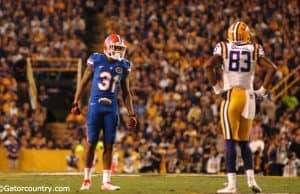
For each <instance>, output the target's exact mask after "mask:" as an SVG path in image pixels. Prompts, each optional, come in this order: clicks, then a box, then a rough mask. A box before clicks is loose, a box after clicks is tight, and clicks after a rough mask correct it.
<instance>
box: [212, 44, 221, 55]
mask: <svg viewBox="0 0 300 194" xmlns="http://www.w3.org/2000/svg"><path fill="white" fill-rule="evenodd" d="M213 54H214V55H220V56H222V47H221V43H218V44H217V45H216V47H215V48H214V52H213Z"/></svg>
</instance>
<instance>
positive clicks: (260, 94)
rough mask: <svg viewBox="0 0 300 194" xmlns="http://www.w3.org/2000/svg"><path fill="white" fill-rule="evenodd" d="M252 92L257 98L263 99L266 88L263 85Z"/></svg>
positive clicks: (265, 95)
mask: <svg viewBox="0 0 300 194" xmlns="http://www.w3.org/2000/svg"><path fill="white" fill-rule="evenodd" d="M254 94H255V97H256V98H257V99H258V100H261V99H264V98H265V97H267V96H268V95H267V90H266V89H265V88H264V87H263V86H261V87H260V88H259V89H258V90H255V91H254Z"/></svg>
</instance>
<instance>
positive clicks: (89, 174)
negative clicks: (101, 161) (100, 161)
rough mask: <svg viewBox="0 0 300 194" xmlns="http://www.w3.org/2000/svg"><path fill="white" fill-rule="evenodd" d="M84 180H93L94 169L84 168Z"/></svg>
mask: <svg viewBox="0 0 300 194" xmlns="http://www.w3.org/2000/svg"><path fill="white" fill-rule="evenodd" d="M83 172H84V180H87V179H88V180H91V179H92V169H91V168H84V171H83Z"/></svg>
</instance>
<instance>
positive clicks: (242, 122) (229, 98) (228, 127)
mask: <svg viewBox="0 0 300 194" xmlns="http://www.w3.org/2000/svg"><path fill="white" fill-rule="evenodd" d="M245 103H246V90H245V89H241V88H232V89H231V90H229V91H227V93H226V98H225V99H224V100H223V101H222V105H221V111H220V117H221V126H222V131H223V135H224V138H225V139H233V140H237V141H248V140H249V132H250V129H251V126H252V120H251V119H245V118H244V117H242V112H243V109H244V106H245Z"/></svg>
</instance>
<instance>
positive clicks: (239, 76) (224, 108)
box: [205, 22, 276, 193]
mask: <svg viewBox="0 0 300 194" xmlns="http://www.w3.org/2000/svg"><path fill="white" fill-rule="evenodd" d="M227 38H228V40H227V41H224V42H219V43H218V44H217V45H216V47H215V49H214V53H213V56H212V57H211V58H210V59H209V60H208V61H207V63H206V64H205V68H206V74H207V78H208V80H209V82H210V83H211V84H212V85H213V89H214V92H215V93H216V94H223V95H224V96H225V98H224V100H223V101H222V105H221V111H220V119H221V126H222V131H223V134H224V139H225V148H226V149H225V150H226V152H225V158H226V169H227V178H228V185H227V186H226V187H225V188H223V189H220V190H218V191H217V192H218V193H236V192H237V180H236V144H239V146H240V148H241V154H242V158H243V161H244V167H245V171H246V175H247V184H248V186H249V188H251V189H252V190H253V191H254V192H256V193H257V192H261V191H262V190H261V188H260V187H259V186H258V184H257V183H256V181H255V178H254V171H253V164H252V153H251V150H250V147H249V131H250V129H251V126H252V120H253V119H254V116H255V97H263V96H265V94H266V91H267V88H268V85H269V84H270V82H271V79H272V77H273V75H274V73H275V71H276V66H275V65H274V64H273V63H272V62H271V61H270V60H269V59H267V58H266V57H265V56H264V51H263V49H262V46H261V45H259V44H257V43H253V42H252V41H251V34H250V29H249V27H248V26H247V25H246V24H245V23H244V22H235V23H234V24H232V25H231V26H230V28H229V30H228V34H227ZM219 65H222V69H223V76H222V78H223V79H222V81H223V85H220V84H219V83H218V82H217V79H216V78H217V75H216V69H217V68H218V66H219ZM256 65H260V66H261V67H262V69H263V70H265V71H266V75H265V78H264V82H263V84H262V86H261V87H260V88H259V89H258V90H255V91H254V89H253V82H254V74H255V66H256Z"/></svg>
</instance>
